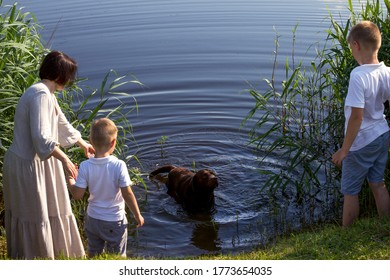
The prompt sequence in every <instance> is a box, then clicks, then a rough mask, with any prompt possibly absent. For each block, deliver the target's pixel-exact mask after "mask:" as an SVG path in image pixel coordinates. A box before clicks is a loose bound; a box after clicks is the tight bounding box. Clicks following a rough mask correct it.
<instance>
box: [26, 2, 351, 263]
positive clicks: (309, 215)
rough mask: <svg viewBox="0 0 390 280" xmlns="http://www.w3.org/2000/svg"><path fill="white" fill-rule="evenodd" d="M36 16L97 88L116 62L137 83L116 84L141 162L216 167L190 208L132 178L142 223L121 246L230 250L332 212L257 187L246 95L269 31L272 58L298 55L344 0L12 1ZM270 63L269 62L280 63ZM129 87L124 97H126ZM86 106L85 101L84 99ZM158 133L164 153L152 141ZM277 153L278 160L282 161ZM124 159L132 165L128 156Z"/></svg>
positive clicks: (267, 67)
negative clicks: (200, 203) (128, 108)
mask: <svg viewBox="0 0 390 280" xmlns="http://www.w3.org/2000/svg"><path fill="white" fill-rule="evenodd" d="M20 3H21V5H23V6H25V10H26V11H30V12H32V13H34V15H35V16H36V17H37V19H38V21H39V22H40V24H41V25H42V26H43V27H44V29H43V30H42V36H43V38H44V39H45V40H47V41H49V39H50V38H51V35H52V34H53V32H54V36H53V38H51V39H50V47H51V48H52V49H60V50H63V51H64V52H66V53H68V54H69V55H71V56H73V57H74V58H75V59H76V60H77V61H78V63H79V75H80V76H81V77H88V79H89V80H88V82H87V83H88V84H89V85H90V86H92V87H98V86H99V84H100V81H101V80H102V79H103V77H104V75H105V74H106V73H107V72H108V71H109V70H110V69H115V70H116V71H117V72H118V73H121V74H125V73H128V72H130V73H132V74H134V75H135V76H136V77H137V78H138V79H139V80H140V81H141V82H142V83H143V84H145V87H143V88H141V87H136V86H134V87H132V86H128V87H127V88H126V87H125V88H124V89H122V90H123V91H126V92H129V93H130V94H132V96H134V97H135V98H136V99H137V102H138V104H139V112H138V114H136V113H134V114H133V115H132V116H131V119H130V121H131V123H132V124H133V127H134V137H135V140H136V141H137V145H138V146H137V147H134V148H133V150H134V151H133V152H136V153H137V156H138V158H139V159H140V161H141V163H142V168H141V170H142V171H143V172H145V173H146V172H149V171H152V170H153V169H154V168H155V167H156V166H159V165H162V164H166V163H169V164H175V165H180V166H184V167H188V168H192V167H193V165H195V166H196V168H197V169H203V168H212V169H213V170H215V171H216V172H217V174H218V177H219V182H220V185H219V187H218V189H216V192H215V195H216V206H215V211H213V212H212V213H210V214H208V215H199V216H191V215H189V214H188V213H186V212H185V211H183V210H182V209H181V207H180V206H179V205H177V204H176V203H175V202H174V200H173V199H172V198H171V197H169V196H168V195H167V194H166V192H165V188H164V186H159V185H156V184H154V183H152V182H151V181H149V180H148V179H147V177H146V176H145V181H146V183H147V184H148V190H147V191H145V190H144V189H143V187H141V186H140V187H138V186H136V187H135V188H134V190H135V192H136V195H137V198H138V201H139V204H140V207H141V211H142V213H143V215H144V218H145V226H144V227H142V228H140V229H139V230H138V231H134V230H131V233H130V236H129V252H128V253H129V255H132V256H142V257H147V256H161V257H164V256H170V257H181V256H196V255H201V254H207V253H227V252H231V253H235V252H239V251H243V250H248V249H251V248H253V247H255V246H258V245H262V244H265V243H267V242H269V241H270V240H272V238H274V237H275V236H277V235H278V234H282V233H284V232H286V231H290V230H296V229H299V228H300V227H302V226H304V225H305V224H307V223H311V222H318V221H323V220H326V219H333V218H336V219H337V218H338V216H337V215H338V211H337V209H336V210H335V209H334V208H333V205H332V204H331V205H329V204H328V203H327V201H323V203H320V204H319V205H315V206H313V205H312V204H310V203H303V204H300V205H298V204H297V203H296V202H295V201H294V200H293V199H291V197H270V196H269V195H267V194H266V193H262V192H260V188H261V187H263V185H264V182H265V181H266V178H264V177H263V176H262V175H260V174H259V173H258V171H257V168H258V162H257V159H256V156H255V154H254V152H253V150H252V149H251V148H250V147H248V146H247V143H248V140H249V139H248V132H249V130H250V128H251V127H250V124H249V125H246V126H241V122H242V120H243V119H244V118H245V116H246V114H247V113H248V112H249V110H250V109H251V108H252V106H253V105H254V103H253V100H252V98H251V97H250V96H249V94H247V93H245V90H246V89H247V88H249V86H248V83H251V84H254V85H256V86H257V87H258V88H259V89H260V90H261V89H262V88H265V84H264V83H263V79H264V78H270V75H271V72H272V66H273V58H274V56H273V55H274V54H273V53H274V50H275V44H274V40H275V36H276V31H275V30H277V32H278V34H279V35H280V36H281V37H280V51H279V57H280V59H281V64H280V65H281V66H280V69H279V70H278V71H279V72H280V73H281V71H283V66H284V60H285V57H287V56H289V55H291V52H292V43H291V42H292V29H293V28H294V26H295V25H296V24H297V23H299V26H298V29H297V47H296V50H295V52H296V55H297V57H302V56H303V55H304V54H305V52H306V50H307V48H308V47H309V46H310V45H312V44H314V43H316V42H317V41H321V40H324V39H325V38H326V31H325V30H326V29H327V28H328V27H329V20H327V19H326V17H327V15H328V13H329V11H330V12H331V13H332V15H334V16H338V15H339V14H340V16H341V17H342V18H345V17H346V16H347V15H348V10H347V1H343V0H297V1H290V0H280V1H268V0H241V1H232V0H214V1H206V0H196V1H194V0H149V1H136V0H133V1H129V0H113V1H96V0H95V1H91V0H84V1H75V0H67V1H35V0H34V1H32V0H31V1H30V0H29V1H23V0H22V1H20ZM279 72H278V73H279ZM131 100H132V99H131V98H129V103H131ZM91 105H92V106H93V104H91ZM162 136H166V137H167V141H166V144H165V147H164V156H162V155H161V148H160V145H159V144H158V143H157V142H158V140H159V139H161V137H162ZM271 160H272V161H274V162H275V164H274V167H273V168H280V167H281V166H283V162H279V161H278V159H271ZM132 164H134V165H137V163H136V162H133V163H132Z"/></svg>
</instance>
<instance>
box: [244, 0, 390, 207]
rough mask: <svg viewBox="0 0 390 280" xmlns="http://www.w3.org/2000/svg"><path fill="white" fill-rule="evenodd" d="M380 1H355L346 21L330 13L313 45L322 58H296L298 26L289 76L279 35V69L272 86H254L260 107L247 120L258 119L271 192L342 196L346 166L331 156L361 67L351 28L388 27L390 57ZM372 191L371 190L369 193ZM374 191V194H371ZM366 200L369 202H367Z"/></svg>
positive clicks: (383, 54) (257, 138) (256, 131)
mask: <svg viewBox="0 0 390 280" xmlns="http://www.w3.org/2000/svg"><path fill="white" fill-rule="evenodd" d="M384 2H385V6H386V8H387V13H386V15H384V14H383V10H382V9H381V5H380V3H379V1H371V2H370V1H367V3H366V4H365V5H362V8H361V11H360V12H359V13H357V12H356V11H354V9H353V8H354V7H353V5H352V1H349V9H350V17H349V19H347V20H346V22H339V21H336V20H335V18H334V17H333V16H332V15H329V20H330V27H329V30H328V31H327V38H326V40H325V42H324V44H323V46H321V45H313V46H312V48H313V47H315V50H316V57H315V58H314V59H313V60H312V61H311V62H310V63H307V62H306V63H305V62H304V61H307V58H306V60H303V59H302V60H301V61H300V62H299V63H295V58H294V44H295V32H297V28H296V27H295V28H294V29H293V33H294V34H293V38H294V40H293V48H292V59H291V60H292V61H293V63H292V64H290V60H289V59H286V62H285V69H284V72H285V75H284V77H283V78H282V79H281V80H279V79H280V78H279V77H277V76H276V75H275V72H276V70H275V69H276V65H277V60H278V58H277V56H278V49H279V42H278V36H276V40H275V42H276V50H275V62H274V70H273V72H272V77H271V79H268V80H266V83H267V86H268V89H267V90H265V91H263V90H261V91H260V90H258V89H256V88H251V89H250V90H249V93H250V94H251V95H252V97H253V98H254V101H255V106H254V107H253V109H252V110H251V111H250V112H249V114H248V116H247V117H246V119H245V121H248V120H254V121H255V124H254V126H253V129H252V131H251V144H252V145H254V146H255V147H256V148H257V150H258V151H259V156H260V162H261V163H262V164H263V166H264V167H263V168H262V169H261V170H260V172H261V173H263V174H266V175H267V176H268V181H267V182H266V183H265V184H264V188H268V190H269V191H270V192H275V191H277V190H280V189H282V190H284V189H286V188H287V187H289V188H291V186H293V187H295V189H296V192H297V194H298V196H301V195H304V194H307V193H309V192H310V193H313V191H314V193H315V192H316V191H315V190H316V189H318V190H319V189H320V188H327V189H329V190H330V191H331V193H333V195H335V196H336V198H337V196H338V195H339V193H338V191H335V190H338V185H339V179H340V170H339V169H338V168H337V167H336V166H334V165H333V163H332V162H331V155H332V154H333V153H334V152H335V151H337V149H338V148H339V147H340V146H341V144H342V140H343V137H344V113H343V102H344V98H345V96H346V94H347V90H348V80H349V75H350V72H351V71H352V69H353V68H354V67H356V65H357V64H356V62H355V61H354V59H353V57H352V54H351V52H350V49H349V45H348V42H347V35H348V32H349V30H350V28H351V27H352V26H353V25H354V24H355V23H356V22H357V21H358V20H371V21H373V22H375V23H376V24H377V25H378V27H379V28H380V29H381V30H382V37H383V44H382V48H381V50H380V53H379V58H380V60H382V61H385V63H387V64H388V62H389V54H390V51H389V47H390V44H389V40H390V36H388V35H387V34H389V32H388V31H389V29H390V23H389V19H388V18H387V14H388V12H389V7H390V4H389V3H390V1H389V0H386V1H384ZM270 155H272V156H273V157H276V158H278V159H279V160H280V161H281V162H284V163H285V165H284V167H283V168H276V169H275V168H269V167H268V166H267V165H266V163H265V160H266V159H267V157H268V156H270ZM365 195H367V194H365ZM368 196H369V195H368ZM363 203H364V202H363Z"/></svg>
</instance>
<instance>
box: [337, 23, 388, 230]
mask: <svg viewBox="0 0 390 280" xmlns="http://www.w3.org/2000/svg"><path fill="white" fill-rule="evenodd" d="M347 40H348V43H349V45H350V48H351V51H352V55H353V57H354V58H355V60H356V61H357V62H358V64H359V66H358V67H356V68H355V69H354V70H353V71H352V72H351V76H350V81H349V87H348V94H347V97H346V99H345V107H344V110H345V119H346V120H345V138H344V142H343V145H342V147H341V149H339V150H338V151H337V152H336V153H335V154H334V155H333V157H332V161H333V163H335V164H336V165H339V166H340V165H341V163H343V164H342V179H341V192H342V193H343V194H344V205H343V218H342V225H343V227H347V226H349V225H350V224H352V223H353V222H354V221H355V220H356V219H357V218H358V216H359V197H358V195H359V192H360V191H361V186H362V184H363V182H364V180H365V178H367V179H368V184H369V187H370V189H371V190H372V192H373V194H374V198H375V203H376V207H377V211H378V214H379V216H381V217H382V216H387V215H390V197H389V192H388V190H387V188H386V186H385V183H384V172H385V168H386V162H387V157H388V149H389V127H388V124H387V121H386V119H385V116H384V114H383V111H384V105H383V103H384V102H385V101H386V100H389V99H390V68H389V67H387V66H386V65H385V64H384V63H383V62H379V60H378V51H379V48H380V46H381V41H382V39H381V33H380V31H379V29H378V27H377V26H376V25H375V24H374V23H372V22H370V21H362V22H360V23H358V24H356V25H355V26H354V27H353V28H352V29H351V31H350V33H349V35H348V38H347Z"/></svg>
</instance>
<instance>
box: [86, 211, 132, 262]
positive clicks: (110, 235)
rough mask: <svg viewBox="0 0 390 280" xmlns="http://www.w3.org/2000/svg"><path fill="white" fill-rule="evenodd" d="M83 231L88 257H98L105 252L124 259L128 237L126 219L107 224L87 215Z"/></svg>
mask: <svg viewBox="0 0 390 280" xmlns="http://www.w3.org/2000/svg"><path fill="white" fill-rule="evenodd" d="M84 229H85V234H86V237H87V244H88V254H89V255H90V256H95V255H99V254H101V253H103V252H104V251H105V252H107V253H111V254H119V255H121V256H122V257H126V250H127V235H128V234H127V219H126V217H125V218H124V219H123V220H122V221H115V222H109V221H103V220H99V219H95V218H92V217H90V216H88V215H87V216H86V217H85V223H84Z"/></svg>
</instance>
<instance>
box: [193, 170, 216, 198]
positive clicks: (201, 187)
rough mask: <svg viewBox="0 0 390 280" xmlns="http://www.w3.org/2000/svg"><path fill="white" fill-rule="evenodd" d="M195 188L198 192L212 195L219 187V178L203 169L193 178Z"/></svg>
mask: <svg viewBox="0 0 390 280" xmlns="http://www.w3.org/2000/svg"><path fill="white" fill-rule="evenodd" d="M193 186H194V188H196V191H199V192H202V193H212V192H213V191H214V189H215V188H216V187H218V178H217V175H216V174H215V172H214V171H212V170H209V169H202V170H199V171H198V172H196V174H195V175H194V178H193Z"/></svg>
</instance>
